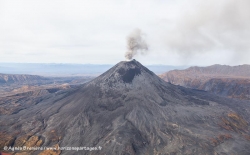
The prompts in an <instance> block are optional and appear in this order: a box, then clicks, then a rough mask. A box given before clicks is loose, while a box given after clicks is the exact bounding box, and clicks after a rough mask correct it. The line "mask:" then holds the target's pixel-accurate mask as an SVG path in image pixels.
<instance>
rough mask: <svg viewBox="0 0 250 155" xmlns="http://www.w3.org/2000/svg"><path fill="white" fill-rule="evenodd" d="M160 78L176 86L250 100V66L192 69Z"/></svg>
mask: <svg viewBox="0 0 250 155" xmlns="http://www.w3.org/2000/svg"><path fill="white" fill-rule="evenodd" d="M160 77H161V78H163V79H164V80H165V81H167V82H170V83H172V84H175V85H180V86H184V87H187V88H194V89H200V90H205V91H209V92H213V93H215V94H219V95H223V96H227V97H232V98H240V99H248V100H250V65H239V66H226V65H212V66H208V67H190V68H188V69H185V70H173V71H169V72H167V73H164V74H161V75H160Z"/></svg>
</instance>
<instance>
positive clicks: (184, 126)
mask: <svg viewBox="0 0 250 155" xmlns="http://www.w3.org/2000/svg"><path fill="white" fill-rule="evenodd" d="M235 105H237V106H235ZM249 114H250V103H249V102H246V101H240V100H233V99H227V98H223V97H218V96H215V95H213V94H209V93H207V92H203V91H196V90H191V89H186V88H183V87H179V86H174V85H172V84H169V83H166V82H164V81H163V80H161V79H160V78H159V77H157V76H156V75H155V74H154V73H153V72H151V71H149V70H148V69H147V68H145V67H144V66H142V65H141V64H140V63H139V62H137V61H135V60H133V61H130V62H125V61H124V62H120V63H118V64H117V65H116V66H114V67H113V68H111V69H110V70H108V71H107V72H105V73H104V74H102V75H101V76H99V77H98V78H96V79H94V80H93V81H91V82H89V83H86V84H84V85H83V86H82V87H79V88H76V89H74V90H71V91H66V92H60V93H57V94H54V96H53V97H50V98H48V99H46V100H44V101H42V102H40V103H38V104H36V105H33V106H30V107H28V108H27V109H24V110H21V111H19V112H18V113H16V114H12V115H3V116H1V117H0V125H1V128H0V133H1V135H0V136H1V139H0V144H1V146H0V148H2V146H4V145H12V146H23V145H24V146H26V145H30V146H54V145H59V146H61V147H63V146H101V147H102V150H98V151H91V152H89V151H78V152H77V151H62V152H61V153H62V154H69V155H71V154H114V155H118V154H130V155H133V154H142V155H152V154H190V155H193V154H209V155H210V154H241V155H248V154H250V150H249V147H250V132H249V125H248V124H249V122H250V118H249ZM6 120H8V121H6ZM33 153H34V154H38V153H39V151H37V152H33ZM43 153H44V152H43Z"/></svg>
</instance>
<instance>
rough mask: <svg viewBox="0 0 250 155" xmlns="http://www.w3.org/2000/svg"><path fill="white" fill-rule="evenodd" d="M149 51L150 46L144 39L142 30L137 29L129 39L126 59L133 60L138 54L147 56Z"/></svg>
mask: <svg viewBox="0 0 250 155" xmlns="http://www.w3.org/2000/svg"><path fill="white" fill-rule="evenodd" d="M147 50H148V45H147V43H146V41H145V40H144V39H143V33H142V32H141V30H140V29H135V30H134V31H132V32H131V33H130V34H129V35H128V37H127V52H126V53H125V58H126V59H127V60H131V59H132V58H133V57H134V56H135V55H136V54H138V52H139V53H140V54H145V53H146V51H147Z"/></svg>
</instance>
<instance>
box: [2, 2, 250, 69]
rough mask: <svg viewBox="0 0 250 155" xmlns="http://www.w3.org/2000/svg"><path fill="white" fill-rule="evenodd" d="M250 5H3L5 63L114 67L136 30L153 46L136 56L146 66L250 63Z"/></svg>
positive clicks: (80, 3) (192, 3) (156, 3)
mask: <svg viewBox="0 0 250 155" xmlns="http://www.w3.org/2000/svg"><path fill="white" fill-rule="evenodd" d="M249 6H250V1H249V0H237V1H236V0H209V1H201V0H175V1H173V0H166V1H161V0H144V1H142V0H138V1H130V0H129V1H128V0H107V1H100V0H93V1H87V0H73V1H69V0H63V1H59V0H55V1H49V0H38V1H30V0H23V1H18V0H11V1H7V0H2V1H0V22H1V24H0V34H1V35H0V54H1V57H0V61H8V62H63V63H67V62H69V63H113V64H114V63H117V62H119V61H121V60H124V51H125V50H126V39H125V38H126V36H127V34H129V32H130V31H131V30H133V29H134V28H136V27H138V28H140V29H142V30H143V32H144V33H146V34H147V42H148V43H149V44H150V51H151V52H149V54H147V55H146V56H144V57H141V56H140V55H138V56H136V59H139V61H142V63H145V64H147V63H151V64H159V63H162V64H169V65H186V64H191V65H193V64H195V65H210V64H213V63H222V64H232V65H234V64H242V63H250V60H249V59H248V57H249V56H250V55H249V51H250V23H249V19H250V17H249V16H250V9H249ZM152 51H153V52H152ZM8 53H11V54H8ZM37 55H39V56H37ZM204 58H207V59H209V61H203V60H201V59H204Z"/></svg>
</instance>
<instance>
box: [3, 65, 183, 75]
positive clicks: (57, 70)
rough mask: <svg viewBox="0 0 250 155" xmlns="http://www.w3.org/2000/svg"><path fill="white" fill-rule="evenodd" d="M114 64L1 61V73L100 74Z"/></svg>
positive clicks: (160, 69)
mask: <svg viewBox="0 0 250 155" xmlns="http://www.w3.org/2000/svg"><path fill="white" fill-rule="evenodd" d="M112 66H113V65H109V64H103V65H98V64H56V63H0V73H5V74H32V75H43V76H86V75H87V76H98V75H100V74H101V73H103V72H105V71H107V70H108V69H110V68H111V67H112ZM147 67H148V68H149V69H150V70H152V71H154V72H155V73H156V74H162V73H164V72H167V71H169V70H173V69H185V68H187V67H186V66H168V65H149V66H147Z"/></svg>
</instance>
